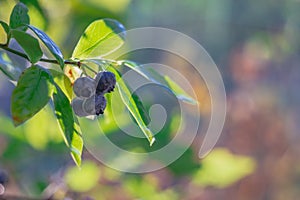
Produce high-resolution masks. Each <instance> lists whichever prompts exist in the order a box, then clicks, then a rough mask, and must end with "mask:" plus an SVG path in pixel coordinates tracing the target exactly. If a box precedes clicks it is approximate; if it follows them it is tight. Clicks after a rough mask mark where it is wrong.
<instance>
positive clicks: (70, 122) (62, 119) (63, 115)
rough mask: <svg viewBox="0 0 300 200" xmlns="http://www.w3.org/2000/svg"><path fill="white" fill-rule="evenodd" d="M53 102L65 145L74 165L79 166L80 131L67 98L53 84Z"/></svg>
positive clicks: (80, 149) (81, 142)
mask: <svg viewBox="0 0 300 200" xmlns="http://www.w3.org/2000/svg"><path fill="white" fill-rule="evenodd" d="M53 102H54V107H55V115H56V117H57V119H58V122H59V125H60V127H61V129H62V132H63V137H64V140H65V143H66V144H67V146H68V147H69V148H70V151H71V155H72V157H73V160H74V161H75V163H76V164H77V165H78V166H80V164H81V154H82V148H83V140H82V138H81V130H80V127H79V124H78V122H77V120H76V117H75V115H74V113H73V109H72V107H71V105H70V101H69V99H68V97H67V96H66V95H65V94H64V93H63V91H62V90H61V89H60V88H59V86H58V85H56V84H55V90H54V92H53Z"/></svg>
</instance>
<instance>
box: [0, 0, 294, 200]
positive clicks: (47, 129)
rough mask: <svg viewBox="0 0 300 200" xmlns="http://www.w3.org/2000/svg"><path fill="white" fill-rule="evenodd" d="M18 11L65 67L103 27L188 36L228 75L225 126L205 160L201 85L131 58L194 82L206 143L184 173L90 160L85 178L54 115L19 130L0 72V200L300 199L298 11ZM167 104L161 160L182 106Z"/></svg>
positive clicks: (187, 156) (37, 0)
mask: <svg viewBox="0 0 300 200" xmlns="http://www.w3.org/2000/svg"><path fill="white" fill-rule="evenodd" d="M21 1H22V2H24V3H25V4H26V5H27V6H28V8H29V14H30V17H31V24H33V25H34V26H36V27H39V28H41V29H43V30H45V31H46V32H47V33H48V34H49V35H50V37H51V38H52V39H53V40H54V41H55V42H56V43H57V44H58V46H60V47H61V49H62V50H63V53H64V55H66V56H65V57H68V56H70V55H71V53H72V49H73V48H74V46H75V45H76V42H77V41H78V39H79V37H80V35H81V34H82V32H83V30H84V29H85V27H86V26H87V25H88V24H89V23H91V22H92V21H93V20H95V19H99V18H114V19H117V20H118V21H120V22H121V23H123V24H124V25H125V27H126V29H131V28H136V27H146V26H159V27H165V28H170V29H174V30H176V31H179V32H182V33H185V34H187V35H188V36H190V37H192V38H193V39H195V40H197V41H198V42H199V43H200V44H201V45H202V46H203V47H204V48H205V49H206V50H207V52H208V53H209V54H210V55H211V57H212V58H213V60H214V61H215V63H216V64H217V66H218V68H219V70H220V71H221V74H222V77H223V79H224V84H225V88H226V93H227V106H228V107H227V119H226V123H225V126H224V130H223V132H222V135H221V138H220V139H219V141H218V143H217V146H216V147H215V149H214V150H213V151H212V152H211V153H210V154H209V155H208V156H207V157H206V158H204V159H202V160H200V159H199V158H198V157H197V153H198V150H199V144H200V143H201V141H202V138H203V134H204V133H205V130H206V128H207V125H208V119H209V117H210V111H211V110H210V97H209V94H208V92H207V88H206V86H205V84H204V82H203V81H201V77H200V76H199V75H197V74H195V73H194V72H193V71H191V70H190V69H191V68H190V67H188V63H186V62H185V61H184V60H182V59H180V58H178V57H176V56H174V55H172V54H168V53H166V52H159V51H155V50H144V51H137V52H133V53H132V54H131V55H128V57H127V58H128V59H131V60H134V61H137V62H139V63H149V62H152V63H154V62H157V63H162V64H166V65H168V66H172V67H174V68H176V70H179V71H180V72H181V73H182V74H184V75H185V76H187V77H190V78H189V80H190V82H191V83H192V84H193V86H194V88H195V91H196V94H197V98H198V101H199V102H200V111H198V110H197V111H195V110H194V109H192V108H193V107H191V111H190V112H201V127H200V129H199V133H198V137H197V138H196V140H195V142H194V144H193V145H192V146H191V147H190V148H189V149H188V150H187V151H186V152H185V153H184V154H183V155H182V156H181V157H180V158H179V159H178V160H177V161H176V162H174V163H172V164H171V165H169V166H168V167H166V168H164V169H162V170H159V171H156V172H152V173H147V174H141V175H137V174H128V173H121V172H118V171H115V170H113V169H110V168H108V167H106V166H104V165H102V164H101V163H99V162H98V161H96V160H95V159H94V158H93V156H91V155H90V154H89V152H87V151H86V150H85V151H84V153H83V163H82V167H81V170H79V169H78V168H77V167H76V166H75V165H74V163H73V162H72V160H71V158H70V156H69V153H68V150H67V148H66V147H65V145H64V143H63V139H62V137H61V135H60V133H59V131H58V126H57V122H56V121H55V118H54V116H53V112H51V111H50V108H49V106H48V107H47V108H45V109H43V110H42V111H41V112H39V113H38V115H37V116H35V117H34V118H33V119H31V120H30V121H28V122H27V123H26V124H24V125H22V126H21V127H18V128H14V127H13V125H12V122H11V120H10V112H9V108H10V102H9V101H10V96H11V92H12V90H13V88H14V85H13V84H12V83H11V82H9V81H8V79H7V78H6V77H5V76H4V75H3V73H0V113H1V114H0V183H2V186H4V187H5V188H4V187H2V186H1V185H0V186H1V187H0V194H1V193H3V191H4V190H5V194H6V195H8V196H19V197H27V198H28V197H38V198H40V196H44V197H51V198H53V199H64V198H65V199H76V200H77V199H86V200H87V199H120V200H123V199H124V200H126V199H151V200H152V199H166V200H168V199H172V200H173V199H187V200H194V199H202V200H206V199H207V200H217V199H224V200H227V199H228V200H232V199H242V200H248V199H249V200H253V199H256V200H283V199H284V200H286V199H289V200H292V199H298V197H299V196H300V190H299V188H300V158H299V155H300V154H299V153H300V152H299V151H300V146H299V142H300V135H299V130H300V127H299V120H300V112H299V111H300V106H299V103H300V92H299V84H300V68H299V63H300V56H299V55H300V54H299V53H300V12H299V10H300V1H299V0H281V1H279V0H277V1H276V0H272V1H271V0H265V1H259V0H252V1H250V0H248V1H240V0H223V1H217V0H210V1H206V0H188V1H180V0H174V1H170V0H168V1H167V0H162V1H154V0H149V1H140V0H85V1H83V0H51V1H47V0H21ZM16 2H17V1H13V0H0V19H1V20H3V21H6V22H8V21H9V14H10V12H11V10H12V8H13V6H14V5H15V3H16ZM0 31H1V35H0V41H1V42H3V41H5V40H4V33H3V30H0ZM13 62H15V63H16V65H18V64H20V63H22V62H24V61H22V60H21V59H14V60H13ZM151 91H152V90H151ZM141 95H143V94H141ZM153 96H154V97H155V94H154V92H153ZM168 98H170V97H168V95H162V96H160V100H161V101H162V102H161V103H162V104H163V103H165V104H168V105H169V110H168V113H169V115H168V121H167V123H166V125H165V127H164V128H163V130H162V131H161V132H160V133H159V134H158V135H157V141H159V143H158V145H157V146H155V145H154V146H153V148H154V150H155V149H159V148H160V147H162V146H164V144H167V143H168V142H169V141H170V139H172V137H173V133H174V132H175V131H174V130H175V129H176V122H177V121H176V120H178V117H177V116H178V115H179V114H180V113H178V112H179V111H178V110H177V109H178V108H177V105H178V104H177V103H176V102H171V103H170V100H169V99H168ZM142 99H145V97H144V98H143V97H142ZM154 99H155V98H154ZM147 100H148V101H147ZM173 100H174V99H173ZM152 103H153V102H152ZM150 106H151V98H150V100H149V99H147V98H146V99H145V107H146V108H149V107H150ZM104 118H105V116H104ZM174 124H175V128H174ZM124 126H126V123H125V125H124ZM107 127H108V128H106V129H105V128H104V129H105V130H106V131H107V134H108V135H109V138H110V139H111V140H112V141H113V142H114V143H116V144H118V145H119V146H121V147H123V148H124V149H128V150H130V149H136V148H138V149H139V151H143V152H147V151H152V150H153V149H152V150H151V149H150V150H149V147H148V144H147V141H146V139H145V140H135V139H131V138H130V137H127V136H124V134H122V133H121V131H119V130H118V129H117V128H111V127H112V126H110V125H108V126H107ZM1 191H2V192H1ZM27 198H25V199H27ZM0 199H1V195H0Z"/></svg>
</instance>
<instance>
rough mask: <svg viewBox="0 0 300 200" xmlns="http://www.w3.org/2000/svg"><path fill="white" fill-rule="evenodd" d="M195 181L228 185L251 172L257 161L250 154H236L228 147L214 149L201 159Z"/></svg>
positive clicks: (213, 184) (219, 186)
mask: <svg viewBox="0 0 300 200" xmlns="http://www.w3.org/2000/svg"><path fill="white" fill-rule="evenodd" d="M201 164H202V165H201V166H202V167H201V168H200V169H199V171H198V172H197V173H196V175H195V176H194V180H193V182H194V183H195V184H197V185H201V186H215V187H218V188H224V187H227V186H229V185H231V184H233V183H235V182H236V181H238V180H240V179H241V178H243V177H245V176H247V175H249V174H251V173H252V172H253V171H254V169H255V161H254V160H253V159H251V158H250V157H248V156H241V155H234V154H232V153H231V152H229V151H228V150H227V149H222V148H218V149H214V150H213V151H212V152H211V153H210V154H208V156H207V157H206V158H204V159H203V160H202V161H201Z"/></svg>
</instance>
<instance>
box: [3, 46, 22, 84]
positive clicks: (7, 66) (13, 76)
mask: <svg viewBox="0 0 300 200" xmlns="http://www.w3.org/2000/svg"><path fill="white" fill-rule="evenodd" d="M0 70H1V71H2V72H3V73H4V74H5V75H6V76H7V77H8V78H9V79H10V80H12V81H17V80H18V78H19V76H20V75H21V73H22V70H21V69H20V68H18V67H16V66H14V65H13V63H12V62H11V60H10V59H9V57H8V56H7V54H5V53H3V52H1V51H0Z"/></svg>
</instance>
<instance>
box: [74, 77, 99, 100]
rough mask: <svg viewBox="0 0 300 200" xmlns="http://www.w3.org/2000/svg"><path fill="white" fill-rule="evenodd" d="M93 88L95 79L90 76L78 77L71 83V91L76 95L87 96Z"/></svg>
mask: <svg viewBox="0 0 300 200" xmlns="http://www.w3.org/2000/svg"><path fill="white" fill-rule="evenodd" d="M95 90H96V84H95V80H94V79H92V78H90V77H81V78H78V79H76V81H75V82H74V85H73V91H74V93H75V94H76V96H78V97H84V98H89V97H91V96H92V95H93V94H94V93H95Z"/></svg>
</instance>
